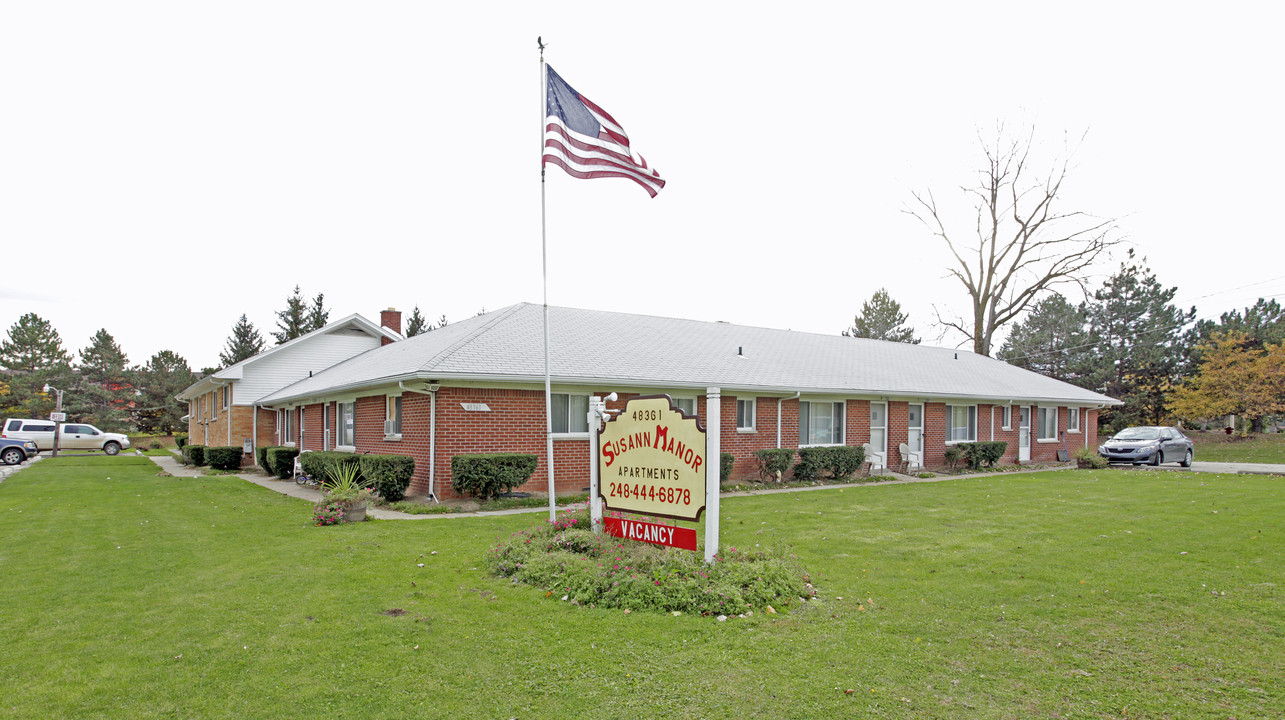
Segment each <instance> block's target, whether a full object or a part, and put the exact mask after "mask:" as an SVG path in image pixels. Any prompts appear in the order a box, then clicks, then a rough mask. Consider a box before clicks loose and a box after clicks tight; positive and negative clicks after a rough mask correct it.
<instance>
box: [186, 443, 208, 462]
mask: <svg viewBox="0 0 1285 720" xmlns="http://www.w3.org/2000/svg"><path fill="white" fill-rule="evenodd" d="M183 459H184V460H186V461H187V462H185V463H184V464H185V465H196V466H197V467H200V466H202V465H204V464H205V446H204V445H184V446H183Z"/></svg>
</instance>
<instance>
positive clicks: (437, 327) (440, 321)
mask: <svg viewBox="0 0 1285 720" xmlns="http://www.w3.org/2000/svg"><path fill="white" fill-rule="evenodd" d="M446 325H447V323H446V314H445V313H443V314H442V316H441V317H440V318H438V319H437V324H436V325H434V326H433V327H431V328H429V330H440V329H442V328H444V327H446Z"/></svg>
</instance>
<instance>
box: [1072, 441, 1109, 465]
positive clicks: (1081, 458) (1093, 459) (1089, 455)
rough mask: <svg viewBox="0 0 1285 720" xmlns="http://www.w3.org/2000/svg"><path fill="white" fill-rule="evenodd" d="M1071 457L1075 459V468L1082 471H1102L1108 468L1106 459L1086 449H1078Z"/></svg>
mask: <svg viewBox="0 0 1285 720" xmlns="http://www.w3.org/2000/svg"><path fill="white" fill-rule="evenodd" d="M1071 457H1072V458H1074V459H1075V466H1076V467H1078V468H1080V469H1081V470H1085V469H1092V470H1101V469H1102V468H1104V467H1106V466H1107V459H1106V458H1104V457H1102V456H1101V455H1099V454H1097V453H1095V452H1093V451H1092V450H1090V449H1088V448H1086V447H1082V448H1076V449H1075V452H1073V453H1071Z"/></svg>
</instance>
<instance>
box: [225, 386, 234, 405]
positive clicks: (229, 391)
mask: <svg viewBox="0 0 1285 720" xmlns="http://www.w3.org/2000/svg"><path fill="white" fill-rule="evenodd" d="M230 402H232V386H231V385H224V386H223V407H224V409H227V407H228V403H230Z"/></svg>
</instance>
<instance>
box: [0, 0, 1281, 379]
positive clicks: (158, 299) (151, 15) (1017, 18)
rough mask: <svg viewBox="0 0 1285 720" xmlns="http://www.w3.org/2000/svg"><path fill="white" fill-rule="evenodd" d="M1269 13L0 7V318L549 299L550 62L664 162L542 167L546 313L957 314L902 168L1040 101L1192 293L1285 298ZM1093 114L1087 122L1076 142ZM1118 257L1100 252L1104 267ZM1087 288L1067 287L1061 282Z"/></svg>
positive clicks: (215, 328)
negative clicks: (893, 304)
mask: <svg viewBox="0 0 1285 720" xmlns="http://www.w3.org/2000/svg"><path fill="white" fill-rule="evenodd" d="M1281 15H1282V10H1281V6H1279V5H1278V4H1271V3H1265V2H1264V3H1255V4H1240V3H1220V4H1217V5H1208V4H1205V5H1196V4H1181V3H1167V4H1163V5H1162V4H1160V3H1146V4H1139V5H1136V6H1133V7H1130V6H1129V5H1127V4H1121V3H1057V4H1053V5H1049V6H1045V7H1044V8H1043V9H1041V8H1039V7H1037V6H1036V4H1034V3H1029V2H1019V3H1005V4H996V3H985V2H983V3H964V4H961V3H944V2H943V3H931V4H906V3H879V4H868V5H867V4H859V3H846V2H845V3H839V2H835V3H808V2H795V3H736V4H723V3H692V2H678V3H669V2H650V3H639V4H634V5H625V4H616V5H612V4H608V5H586V4H585V3H553V2H543V3H527V2H524V3H428V2H361V3H357V2H351V3H337V2H275V1H273V0H255V1H253V2H235V1H227V0H225V1H223V2H218V3H191V2H175V1H174V0H168V1H166V2H132V1H128V0H117V1H115V2H17V1H11V0H0V68H3V70H0V103H2V104H0V247H3V261H4V263H5V271H4V273H3V277H4V280H3V281H2V282H0V331H2V332H6V333H7V330H8V328H9V327H10V326H11V325H12V324H13V323H14V322H16V321H17V319H18V318H19V316H21V315H22V314H23V313H27V312H35V313H37V314H38V315H40V316H41V317H43V318H45V319H47V320H49V321H51V322H52V323H53V325H54V327H55V328H56V329H57V330H58V331H59V332H60V334H61V335H62V338H63V341H64V343H65V345H66V347H67V348H68V349H69V350H73V351H75V350H78V349H80V348H83V347H85V346H86V345H88V343H89V339H90V337H91V335H92V334H93V333H94V332H95V331H96V330H97V329H99V328H106V329H107V331H108V332H110V333H111V334H112V335H114V336H115V338H116V340H117V341H118V342H119V343H120V345H121V346H122V348H123V349H124V350H125V351H126V353H128V354H129V358H130V360H131V362H134V363H140V364H141V363H143V362H146V361H147V359H148V358H149V357H150V356H151V355H152V354H153V353H155V352H158V351H160V350H163V349H170V350H174V351H176V352H178V353H179V354H181V355H183V356H184V357H185V358H187V360H188V361H189V363H190V364H191V365H192V366H193V367H194V368H200V367H202V366H208V365H214V364H216V363H217V362H218V354H219V352H220V350H222V348H223V345H224V343H225V341H226V339H227V337H228V335H229V334H230V331H231V329H232V326H233V324H234V323H235V322H236V320H237V318H238V317H239V316H240V315H241V314H242V313H246V314H247V315H248V316H249V319H250V320H251V321H252V322H253V323H254V324H255V325H256V326H257V327H258V328H259V329H260V330H261V331H262V332H263V334H264V336H265V338H266V339H268V340H269V342H271V338H270V335H269V332H270V331H271V330H273V329H274V328H275V317H274V311H276V310H280V309H282V308H283V307H284V305H285V300H286V298H287V296H289V295H290V293H291V291H292V289H293V288H294V286H295V285H296V284H298V285H299V286H300V287H301V288H302V290H303V292H304V293H305V294H307V295H308V296H312V295H315V294H316V293H318V292H323V293H325V296H326V305H327V306H328V307H329V308H330V309H331V318H332V319H338V318H339V317H342V316H345V315H348V314H350V313H361V314H363V315H365V316H366V317H368V318H371V319H373V320H375V321H378V318H379V311H380V310H381V309H383V308H386V307H390V306H391V307H396V308H397V309H399V310H402V311H403V312H404V313H405V314H407V315H409V313H410V311H411V309H412V308H413V307H414V306H419V308H420V310H421V311H422V312H423V313H424V314H425V315H426V316H428V317H430V318H436V317H438V316H440V315H442V314H445V315H446V317H447V318H448V319H449V320H451V321H458V320H462V319H465V318H467V317H469V316H472V315H474V314H476V313H477V312H478V311H479V310H481V309H483V308H485V309H487V310H496V309H499V308H502V307H505V306H507V305H510V304H512V303H515V302H521V301H529V302H535V303H539V302H541V293H542V288H541V274H540V259H541V254H540V253H541V242H540V237H541V236H540V217H541V213H540V182H539V167H540V150H541V147H540V142H541V129H542V122H543V105H542V99H541V97H540V74H539V55H538V52H537V50H536V37H537V36H543V37H544V39H545V42H546V43H547V44H548V49H547V51H546V55H545V57H546V59H547V60H548V61H549V63H550V64H551V65H552V66H553V67H554V68H556V69H557V70H558V72H559V73H560V74H561V75H562V76H563V77H564V78H565V79H566V80H567V82H568V83H570V84H571V85H572V86H573V87H575V88H576V90H578V91H579V92H580V93H582V94H583V95H585V96H587V97H589V98H590V99H592V100H593V101H594V102H596V103H597V104H599V105H600V106H602V107H603V108H604V109H606V110H607V111H608V112H609V113H611V114H612V115H614V116H615V118H616V119H617V120H618V121H619V122H620V123H621V124H622V125H623V126H624V127H625V129H626V130H627V131H628V132H629V135H630V138H631V140H632V142H633V146H634V149H635V150H636V151H637V152H639V153H641V154H642V155H643V156H644V157H646V159H647V161H648V162H649V163H650V164H651V165H652V166H653V167H655V168H656V169H657V170H658V171H659V172H660V174H661V176H662V177H663V178H665V180H666V181H667V182H668V185H667V186H666V188H665V189H664V190H663V191H661V193H660V195H659V196H658V197H656V198H655V199H650V198H648V197H647V194H646V193H645V192H644V191H643V190H642V189H641V188H639V187H638V186H636V185H634V184H633V183H631V182H628V181H625V180H593V181H583V180H574V179H572V178H570V177H568V176H566V175H565V174H563V173H562V171H561V170H559V169H557V168H553V167H551V168H550V170H549V177H548V182H547V185H546V190H547V210H548V214H547V227H548V262H549V284H548V292H549V301H550V303H551V304H555V305H566V306H572V307H583V308H596V309H603V310H615V311H622V312H631V313H645V314H656V315H665V316H673V317H684V318H695V319H702V320H727V321H731V322H735V323H741V324H747V325H756V326H765V327H776V328H793V329H796V330H806V331H811V332H819V333H838V332H840V331H841V330H843V329H845V328H847V327H848V326H849V325H850V324H851V322H852V317H853V315H854V314H856V312H857V311H858V310H859V309H860V306H861V303H862V302H863V301H865V300H867V299H869V297H870V296H871V295H872V294H873V293H874V292H875V291H876V290H877V289H879V288H880V287H886V288H887V289H888V291H889V292H890V293H891V294H892V296H893V297H894V298H895V299H896V300H898V301H900V302H901V304H902V306H903V309H905V310H906V311H908V312H909V314H910V323H911V324H912V325H914V326H915V328H916V329H917V330H918V331H919V333H920V334H921V335H922V336H924V337H925V342H931V343H934V344H943V345H951V346H953V345H955V344H957V343H959V342H960V341H961V338H960V337H958V336H951V335H947V336H946V337H944V338H941V339H940V340H938V335H939V331H938V330H935V329H934V328H933V327H932V325H933V322H932V321H933V317H934V316H933V308H934V306H935V307H936V308H938V309H940V310H942V311H944V312H956V313H958V312H965V310H964V308H965V307H966V302H967V296H966V295H965V293H964V291H963V289H962V287H961V286H960V285H959V284H958V283H957V282H956V281H954V280H950V279H947V278H945V272H946V267H947V263H948V255H947V251H946V248H945V247H944V245H942V244H941V242H940V241H939V240H935V239H934V238H933V237H932V236H931V235H930V234H929V233H928V232H927V231H926V230H925V229H924V228H923V226H922V225H920V224H919V223H918V222H917V221H915V220H914V218H912V217H910V216H908V215H907V214H905V212H904V211H905V210H907V209H909V208H910V207H911V203H912V198H911V192H912V191H914V190H928V189H931V190H932V191H933V192H934V193H935V194H936V196H937V197H938V198H939V199H949V200H950V201H951V207H950V210H951V214H950V215H949V220H950V221H951V222H952V223H953V226H954V227H957V228H959V232H960V233H964V232H966V231H967V230H968V229H969V228H970V226H971V223H972V221H973V218H972V214H971V211H970V210H969V208H968V207H967V206H966V205H964V204H962V202H961V198H960V196H959V193H958V190H957V188H958V186H959V185H961V184H965V183H969V182H971V181H973V179H974V177H975V172H976V171H977V170H978V169H979V168H980V167H981V165H980V163H979V158H980V150H979V145H978V139H977V138H978V132H979V131H981V132H982V133H983V134H984V135H993V131H994V128H995V126H996V124H997V123H999V122H1002V123H1005V124H1007V125H1008V126H1009V127H1011V128H1015V129H1017V130H1019V131H1020V132H1025V130H1024V128H1029V127H1031V126H1034V127H1035V128H1036V137H1037V143H1038V145H1037V151H1038V152H1037V155H1038V156H1039V157H1041V158H1043V159H1044V166H1045V167H1048V166H1049V162H1048V161H1050V160H1051V159H1053V158H1055V157H1057V156H1058V155H1059V154H1061V153H1062V152H1063V148H1064V139H1065V137H1067V136H1069V137H1070V138H1071V140H1072V143H1071V144H1072V145H1073V146H1074V149H1075V154H1074V159H1073V165H1074V168H1073V174H1072V175H1071V177H1070V179H1069V180H1068V181H1067V183H1066V192H1065V193H1064V195H1065V199H1064V205H1063V207H1064V208H1066V209H1075V210H1080V211H1084V212H1088V213H1091V214H1094V215H1097V216H1104V217H1118V218H1120V220H1119V227H1120V232H1121V234H1122V235H1125V236H1127V237H1128V240H1129V242H1130V244H1131V245H1132V247H1134V248H1135V249H1136V251H1137V253H1138V254H1139V255H1143V256H1146V258H1147V259H1148V263H1149V265H1150V266H1151V267H1152V268H1153V269H1154V270H1155V272H1156V274H1157V276H1158V277H1159V279H1160V281H1161V282H1162V283H1164V284H1165V285H1166V286H1174V285H1176V286H1178V288H1179V296H1178V301H1179V302H1180V303H1181V304H1182V305H1184V306H1189V305H1193V304H1194V305H1196V306H1197V308H1198V310H1199V312H1200V314H1201V316H1206V317H1207V316H1214V317H1216V316H1217V315H1218V314H1219V313H1221V312H1223V311H1225V310H1228V309H1231V308H1234V307H1241V306H1244V305H1249V304H1252V303H1253V301H1254V299H1255V298H1257V297H1260V296H1273V297H1281V296H1282V295H1285V263H1282V262H1281V260H1282V259H1283V258H1285V250H1282V239H1283V237H1282V235H1283V233H1282V230H1281V223H1280V221H1279V219H1278V218H1277V217H1276V215H1277V210H1278V209H1279V207H1280V203H1281V198H1282V197H1283V196H1285V180H1283V179H1282V175H1281V169H1282V167H1285V140H1283V139H1282V138H1283V133H1282V128H1285V110H1283V109H1282V104H1283V98H1285V93H1282V92H1281V70H1282V68H1285V59H1283V58H1282V54H1283V51H1282V47H1285V45H1283V44H1282V43H1281V41H1280V37H1279V30H1280V28H1281V27H1282V24H1281V20H1282V17H1281ZM1086 131H1087V136H1085V137H1084V139H1083V141H1080V140H1079V138H1080V136H1081V135H1084V133H1085V132H1086ZM1119 259H1120V255H1119V254H1118V255H1117V257H1116V258H1115V259H1113V260H1111V261H1108V262H1106V263H1104V264H1103V265H1102V266H1101V267H1100V268H1099V270H1098V277H1097V280H1100V279H1101V278H1102V277H1105V276H1106V275H1109V274H1110V273H1111V272H1113V271H1114V270H1115V269H1116V268H1117V267H1118V264H1119ZM1073 299H1078V298H1073Z"/></svg>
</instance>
